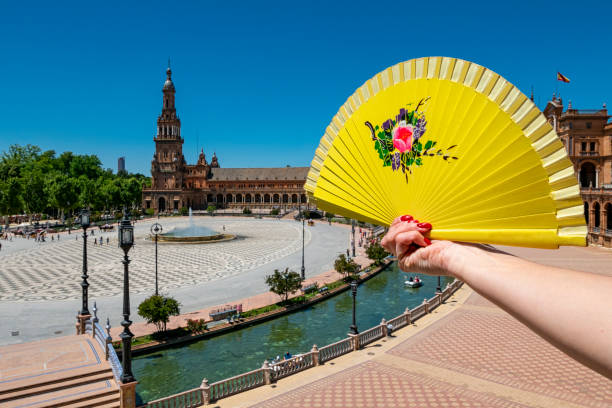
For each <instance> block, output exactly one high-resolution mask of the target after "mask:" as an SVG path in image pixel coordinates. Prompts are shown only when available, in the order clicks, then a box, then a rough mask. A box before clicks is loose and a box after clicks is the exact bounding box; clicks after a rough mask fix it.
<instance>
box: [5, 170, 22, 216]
mask: <svg viewBox="0 0 612 408" xmlns="http://www.w3.org/2000/svg"><path fill="white" fill-rule="evenodd" d="M21 203H22V198H21V183H19V179H17V178H16V177H11V178H9V179H8V180H5V181H3V180H0V215H4V216H5V225H6V226H8V225H9V215H11V214H18V213H20V212H21V208H22V207H21Z"/></svg>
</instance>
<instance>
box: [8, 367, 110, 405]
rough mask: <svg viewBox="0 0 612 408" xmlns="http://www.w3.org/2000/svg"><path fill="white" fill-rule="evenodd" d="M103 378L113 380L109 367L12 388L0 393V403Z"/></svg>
mask: <svg viewBox="0 0 612 408" xmlns="http://www.w3.org/2000/svg"><path fill="white" fill-rule="evenodd" d="M103 380H113V372H112V371H111V370H110V369H107V370H105V371H102V372H95V373H93V374H89V375H84V376H81V377H71V378H68V379H65V380H63V381H54V382H47V383H40V384H37V385H33V386H31V387H28V388H20V389H18V390H13V391H10V392H3V393H2V394H0V404H2V403H4V402H7V401H12V400H15V399H19V398H27V397H30V396H34V395H39V394H44V393H49V392H53V391H57V390H61V389H65V388H71V387H75V386H79V385H85V384H89V383H92V382H98V381H103Z"/></svg>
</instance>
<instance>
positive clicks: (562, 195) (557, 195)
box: [551, 185, 580, 201]
mask: <svg viewBox="0 0 612 408" xmlns="http://www.w3.org/2000/svg"><path fill="white" fill-rule="evenodd" d="M551 194H552V196H553V199H554V200H555V201H563V200H569V199H573V198H577V197H580V188H579V187H578V185H574V186H571V187H566V188H562V189H561V190H556V191H553V192H552V193H551Z"/></svg>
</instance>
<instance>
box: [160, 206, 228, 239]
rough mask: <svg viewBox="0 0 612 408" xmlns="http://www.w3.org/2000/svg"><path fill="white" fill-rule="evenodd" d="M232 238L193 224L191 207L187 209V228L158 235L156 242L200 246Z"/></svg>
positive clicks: (175, 229)
mask: <svg viewBox="0 0 612 408" xmlns="http://www.w3.org/2000/svg"><path fill="white" fill-rule="evenodd" d="M234 238H236V236H235V235H230V234H220V233H218V232H217V231H213V230H211V229H210V228H206V227H201V226H198V225H195V224H194V222H193V212H192V211H191V207H189V226H187V227H180V228H174V229H172V230H171V231H169V232H167V233H165V234H159V237H158V241H159V242H180V243H193V244H201V243H208V242H219V241H228V240H231V239H234Z"/></svg>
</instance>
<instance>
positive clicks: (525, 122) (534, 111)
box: [516, 99, 541, 129]
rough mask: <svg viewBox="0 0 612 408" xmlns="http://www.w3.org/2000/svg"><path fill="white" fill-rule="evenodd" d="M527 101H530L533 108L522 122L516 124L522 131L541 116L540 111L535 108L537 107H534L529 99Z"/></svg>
mask: <svg viewBox="0 0 612 408" xmlns="http://www.w3.org/2000/svg"><path fill="white" fill-rule="evenodd" d="M527 100H528V101H529V105H531V108H530V109H529V110H528V111H527V113H525V115H524V116H523V117H522V119H521V120H518V121H516V124H517V125H518V126H519V127H520V128H521V129H523V128H525V127H526V126H528V125H529V124H530V123H531V122H533V121H534V120H535V119H536V117H537V116H538V115H541V113H540V110H539V109H538V108H537V107H535V105H533V103H532V102H531V101H530V100H529V99H527Z"/></svg>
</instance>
